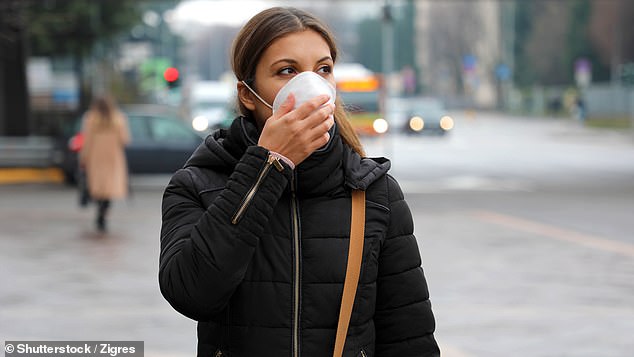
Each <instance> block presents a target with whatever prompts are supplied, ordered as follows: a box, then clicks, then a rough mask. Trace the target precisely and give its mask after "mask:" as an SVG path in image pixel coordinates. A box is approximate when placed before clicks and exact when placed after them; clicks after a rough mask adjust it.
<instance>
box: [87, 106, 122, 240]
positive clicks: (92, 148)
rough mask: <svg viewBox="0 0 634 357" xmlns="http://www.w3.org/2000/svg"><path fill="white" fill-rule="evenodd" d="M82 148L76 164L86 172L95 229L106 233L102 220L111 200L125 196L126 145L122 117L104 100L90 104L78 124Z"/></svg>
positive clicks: (104, 220) (104, 218)
mask: <svg viewBox="0 0 634 357" xmlns="http://www.w3.org/2000/svg"><path fill="white" fill-rule="evenodd" d="M82 133H83V135H84V145H83V147H82V149H81V151H80V154H79V164H80V166H81V167H82V168H83V169H84V170H86V177H87V181H88V190H89V192H90V196H91V198H92V199H93V200H94V201H95V202H96V203H97V219H96V224H97V229H99V230H100V231H105V230H106V216H107V214H108V209H109V207H110V201H111V200H113V199H120V198H125V197H126V196H127V195H128V164H127V161H126V156H125V146H126V145H127V144H128V143H129V141H130V134H129V131H128V122H127V118H126V116H125V114H123V113H122V112H121V111H120V110H118V109H117V106H116V105H115V103H114V100H113V99H111V98H110V97H108V96H103V97H98V98H95V99H94V100H93V103H92V104H91V107H90V109H89V110H88V111H87V112H86V114H85V115H84V119H83V124H82Z"/></svg>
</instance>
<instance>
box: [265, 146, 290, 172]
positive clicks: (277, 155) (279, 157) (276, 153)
mask: <svg viewBox="0 0 634 357" xmlns="http://www.w3.org/2000/svg"><path fill="white" fill-rule="evenodd" d="M269 154H270V155H272V156H274V157H275V158H277V159H278V160H281V161H283V162H284V163H285V164H286V165H288V166H290V168H291V170H294V169H295V163H294V162H293V161H291V159H289V158H287V157H286V156H284V155H282V154H280V153H278V152H275V151H271V150H269Z"/></svg>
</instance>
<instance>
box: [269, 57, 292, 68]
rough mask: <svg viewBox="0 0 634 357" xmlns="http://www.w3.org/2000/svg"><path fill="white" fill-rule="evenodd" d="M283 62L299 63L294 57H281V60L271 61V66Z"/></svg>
mask: <svg viewBox="0 0 634 357" xmlns="http://www.w3.org/2000/svg"><path fill="white" fill-rule="evenodd" d="M282 62H284V63H290V64H297V63H298V62H297V61H295V60H294V59H292V58H282V59H280V60H277V61H275V62H273V63H271V67H273V66H275V65H276V64H278V63H282Z"/></svg>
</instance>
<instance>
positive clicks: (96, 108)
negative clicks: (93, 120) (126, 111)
mask: <svg viewBox="0 0 634 357" xmlns="http://www.w3.org/2000/svg"><path fill="white" fill-rule="evenodd" d="M115 106H116V105H115V102H114V99H113V98H112V97H111V96H109V95H102V96H99V97H96V98H95V99H93V101H92V103H91V105H90V109H91V111H92V112H93V113H94V114H95V115H96V117H97V118H98V119H99V123H100V124H101V125H110V124H111V123H112V120H111V119H112V117H113V116H114V114H115V112H116V107H115Z"/></svg>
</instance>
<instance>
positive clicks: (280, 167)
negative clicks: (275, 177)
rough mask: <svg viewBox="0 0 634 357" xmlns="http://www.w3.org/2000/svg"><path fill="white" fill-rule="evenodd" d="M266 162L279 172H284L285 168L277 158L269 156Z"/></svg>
mask: <svg viewBox="0 0 634 357" xmlns="http://www.w3.org/2000/svg"><path fill="white" fill-rule="evenodd" d="M266 161H267V163H268V164H269V165H273V166H275V168H276V169H277V171H279V172H282V171H284V166H283V165H282V163H281V162H280V159H278V158H277V157H276V156H274V155H271V154H269V158H268V159H267V160H266Z"/></svg>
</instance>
